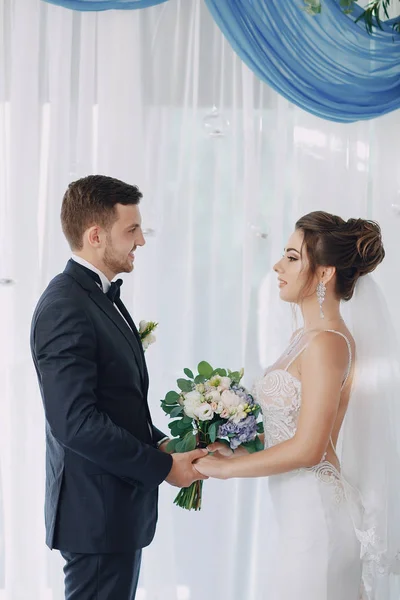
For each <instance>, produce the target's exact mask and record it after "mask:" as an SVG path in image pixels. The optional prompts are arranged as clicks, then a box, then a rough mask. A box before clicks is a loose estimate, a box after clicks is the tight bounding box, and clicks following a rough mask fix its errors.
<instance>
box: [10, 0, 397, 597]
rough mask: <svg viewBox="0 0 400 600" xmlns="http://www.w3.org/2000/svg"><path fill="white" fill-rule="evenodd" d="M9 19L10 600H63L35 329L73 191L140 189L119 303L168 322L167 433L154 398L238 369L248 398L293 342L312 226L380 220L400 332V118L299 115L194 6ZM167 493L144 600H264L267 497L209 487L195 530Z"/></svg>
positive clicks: (159, 386)
mask: <svg viewBox="0 0 400 600" xmlns="http://www.w3.org/2000/svg"><path fill="white" fill-rule="evenodd" d="M0 23H1V24H0V279H2V285H0V332H1V335H0V377H1V402H0V458H1V488H2V494H1V498H2V502H1V505H0V510H1V515H2V516H1V521H0V523H1V525H0V527H1V535H0V539H1V545H0V599H1V600H26V599H27V598H34V599H35V600H61V598H62V589H63V585H62V571H61V561H60V560H59V559H58V555H57V553H50V552H49V551H48V550H47V548H46V547H45V545H44V527H43V495H44V430H43V411H42V406H41V400H40V397H39V393H38V389H37V384H36V378H35V374H34V370H33V366H32V364H31V357H30V351H29V326H30V319H31V314H32V310H33V307H34V305H35V303H36V301H37V298H38V296H39V294H40V293H41V291H42V290H43V288H44V287H45V286H46V284H47V282H48V281H49V280H50V278H51V277H53V276H54V275H55V274H56V273H58V272H59V271H60V270H62V269H63V267H64V264H65V262H66V260H67V259H68V257H69V249H68V247H67V245H66V242H65V241H64V238H63V235H62V232H61V228H60V223H59V212H60V205H61V199H62V195H63V192H64V190H65V189H66V187H67V185H68V183H69V182H70V181H71V180H74V179H76V178H78V177H81V176H84V175H86V174H89V173H95V172H96V173H103V174H107V175H112V176H115V177H119V178H122V179H124V180H126V181H128V182H130V183H135V184H138V185H139V187H140V188H141V190H142V191H143V193H144V199H143V202H142V205H141V210H142V213H143V217H144V227H145V228H147V229H151V230H153V231H154V233H153V235H150V233H151V232H149V235H148V243H147V246H146V247H145V248H143V249H139V250H138V253H137V262H136V270H135V273H134V275H133V276H131V277H125V283H124V287H123V297H124V300H125V303H126V304H127V306H128V307H129V309H130V310H131V312H132V314H133V316H134V318H135V319H136V321H139V320H140V319H155V320H157V321H159V323H160V325H159V331H158V341H157V344H155V345H154V346H152V347H151V348H150V349H149V351H148V353H147V358H148V364H149V370H150V375H151V389H150V403H151V407H152V412H153V415H154V419H155V421H156V423H157V424H158V425H159V426H161V427H164V428H165V429H167V421H166V419H165V418H164V416H163V414H162V412H161V410H160V408H159V400H160V398H161V397H163V396H164V394H165V392H166V391H168V390H169V389H172V388H173V387H174V384H175V380H176V378H177V377H178V376H180V374H181V370H182V369H183V367H186V366H188V367H195V366H196V365H197V363H198V362H199V361H200V360H203V359H206V360H208V361H210V362H211V363H212V364H214V365H216V366H225V367H229V368H232V369H236V368H240V367H241V366H244V367H245V369H246V383H247V385H249V386H250V385H251V381H252V379H253V377H255V376H256V375H258V374H259V373H260V371H261V370H262V369H263V367H264V366H265V365H266V364H268V362H269V361H271V360H272V359H273V358H274V357H275V356H276V353H277V352H279V350H280V349H281V348H282V346H284V344H285V342H286V340H287V336H288V335H289V333H290V331H291V328H292V318H291V312H290V309H289V307H287V306H284V305H280V304H279V301H278V297H277V288H276V281H275V276H274V275H273V273H272V272H271V268H272V265H273V263H274V261H275V260H277V259H278V258H279V256H280V255H281V253H282V249H283V246H284V244H285V241H286V237H287V235H288V234H289V233H290V231H291V229H292V227H293V224H294V222H295V219H296V218H297V217H299V216H301V215H302V214H304V213H306V212H308V211H310V210H314V209H325V210H329V211H332V212H336V213H339V214H340V215H342V216H343V217H346V218H347V217H350V216H362V217H368V218H374V219H377V220H378V221H379V222H380V223H381V225H382V227H383V233H384V239H385V243H386V249H387V260H386V261H385V263H384V264H383V265H382V267H381V268H380V270H379V272H378V279H379V280H380V282H381V283H382V284H383V286H384V290H385V294H386V295H387V298H388V301H389V304H390V306H391V308H392V310H393V318H394V323H395V327H396V328H397V330H398V331H400V317H399V313H398V296H399V292H400V284H399V277H398V272H399V271H398V260H397V255H398V247H397V245H398V237H399V233H400V215H399V213H400V197H399V193H398V192H399V189H400V181H399V178H400V172H399V169H398V165H399V162H400V150H399V145H398V143H397V141H398V139H399V134H400V119H399V115H398V113H393V114H391V115H388V116H386V117H383V118H380V119H379V120H376V121H371V122H360V123H355V124H352V125H341V124H335V123H331V122H326V121H323V120H320V119H318V118H316V117H313V116H311V115H309V114H307V113H305V112H303V111H301V110H300V109H297V108H295V107H294V106H292V105H290V104H289V103H288V102H287V101H286V100H284V99H282V98H280V97H279V96H278V95H277V94H275V93H274V92H272V91H271V90H270V89H268V88H267V87H266V86H265V85H264V84H261V83H260V82H259V81H257V79H256V78H255V76H254V75H253V74H252V73H251V72H250V71H249V69H248V68H247V67H245V66H244V65H243V64H242V63H241V62H240V60H239V59H238V58H237V57H236V55H235V54H234V53H233V51H232V50H231V49H230V47H229V46H228V44H227V42H226V41H225V40H224V38H223V36H222V34H221V33H220V31H219V30H218V29H217V27H216V25H215V24H214V23H213V21H212V19H211V17H210V15H209V13H208V11H207V9H206V7H205V5H204V4H203V2H202V1H201V0H185V1H183V0H170V1H169V2H167V3H165V4H161V5H159V6H155V7H153V8H149V9H146V10H138V11H132V12H129V11H120V12H118V11H109V12H104V13H74V12H72V11H67V10H65V9H62V8H59V7H56V6H52V5H49V4H45V3H42V2H40V1H39V0H0ZM392 205H396V206H397V208H396V206H394V207H393V206H392ZM7 280H11V283H8V281H7ZM371 317H372V318H373V316H371ZM175 493H176V490H174V489H172V488H170V487H168V486H167V485H164V486H162V488H161V497H160V522H159V527H158V532H157V536H156V539H155V541H154V543H153V544H152V545H151V547H150V548H149V549H147V550H146V551H145V558H144V564H143V570H142V578H141V583H140V586H141V587H140V591H139V595H138V598H139V600H161V599H162V600H199V599H200V598H203V597H206V598H208V599H209V600H217V599H219V598H227V599H228V600H243V599H244V598H246V600H265V598H266V597H267V589H268V578H267V576H266V574H265V572H266V569H265V567H266V564H267V560H268V558H267V557H266V556H265V552H264V551H263V546H264V543H263V542H264V539H265V536H269V535H273V532H272V531H271V530H270V528H269V526H268V494H267V489H266V482H265V481H255V480H248V481H240V482H239V481H229V482H217V481H209V482H207V484H206V486H205V493H204V508H203V510H202V511H201V512H200V513H199V514H196V513H185V512H184V511H182V510H180V509H178V508H176V507H174V506H173V504H172V501H173V498H174V496H175Z"/></svg>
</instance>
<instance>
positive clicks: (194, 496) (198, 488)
mask: <svg viewBox="0 0 400 600" xmlns="http://www.w3.org/2000/svg"><path fill="white" fill-rule="evenodd" d="M204 425H205V427H204ZM207 425H208V423H204V424H203V427H204V431H203V430H202V428H201V425H200V427H199V430H198V434H197V444H196V447H197V448H206V447H207V445H208V444H209V439H208V427H207ZM202 492H203V480H202V479H200V480H199V481H194V482H193V483H192V485H190V486H189V487H187V488H182V489H181V490H180V492H179V493H178V495H177V496H176V498H175V500H174V504H176V505H177V506H180V507H181V508H186V510H201V497H202Z"/></svg>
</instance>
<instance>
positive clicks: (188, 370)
mask: <svg viewBox="0 0 400 600" xmlns="http://www.w3.org/2000/svg"><path fill="white" fill-rule="evenodd" d="M183 372H184V373H185V375H186V377H189V379H194V375H193V373H192V371H191V370H190V369H183Z"/></svg>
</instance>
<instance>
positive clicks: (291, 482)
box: [254, 332, 362, 600]
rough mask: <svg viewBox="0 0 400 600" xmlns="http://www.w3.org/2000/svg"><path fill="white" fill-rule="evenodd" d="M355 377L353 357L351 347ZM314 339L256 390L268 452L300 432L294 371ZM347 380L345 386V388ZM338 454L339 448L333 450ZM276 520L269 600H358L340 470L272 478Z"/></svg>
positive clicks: (328, 467)
mask: <svg viewBox="0 0 400 600" xmlns="http://www.w3.org/2000/svg"><path fill="white" fill-rule="evenodd" d="M332 333H336V334H338V335H342V337H344V339H345V340H346V342H347V345H348V348H349V369H348V373H347V376H346V380H347V377H348V375H349V373H350V368H351V362H352V356H351V346H350V343H349V341H348V340H347V338H346V337H345V336H343V334H341V333H339V332H332ZM309 341H310V338H309V337H307V336H304V335H302V333H301V332H300V334H299V335H298V336H297V337H296V338H295V339H294V340H293V342H292V343H291V345H290V346H289V348H288V349H287V351H286V352H285V353H284V354H283V355H282V356H281V358H280V359H279V360H278V361H277V362H276V363H275V364H274V365H273V366H272V367H271V368H270V369H268V370H267V372H266V373H265V375H264V377H262V378H261V379H260V380H259V381H256V383H255V386H254V395H255V397H256V399H257V401H258V402H259V404H260V405H261V408H262V412H263V420H264V430H265V447H266V448H269V447H271V446H274V445H276V444H279V443H280V442H283V441H285V440H287V439H289V438H291V437H293V435H294V434H295V432H296V426H297V421H298V417H299V412H300V406H301V382H300V381H299V380H298V379H297V378H296V377H295V376H293V375H291V374H290V373H289V371H288V369H289V368H290V366H291V365H292V363H293V362H294V361H295V360H296V358H298V357H299V355H300V354H301V353H302V352H303V351H304V350H305V349H306V347H307V345H308V344H309ZM345 383H346V381H344V382H343V386H344V385H345ZM332 449H333V446H332ZM269 489H270V495H271V500H272V505H273V509H274V515H275V518H276V521H277V527H278V533H277V541H276V542H275V544H276V543H277V546H275V547H274V549H273V553H272V555H273V557H274V564H273V565H272V568H271V569H270V571H271V576H270V578H269V581H268V582H267V595H266V598H268V600H359V599H360V598H362V595H361V591H360V588H361V561H360V543H359V542H358V540H357V537H356V534H355V530H354V526H353V521H352V519H351V516H350V511H349V505H348V502H347V499H346V494H345V482H344V480H343V479H342V476H341V474H340V472H339V471H338V469H337V468H336V467H335V466H334V465H333V464H331V463H330V462H328V461H327V460H326V455H325V456H324V457H321V462H320V463H319V464H318V465H316V466H315V467H312V468H302V469H298V470H296V471H291V472H289V473H284V474H282V475H274V476H271V477H269Z"/></svg>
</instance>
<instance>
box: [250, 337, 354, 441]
mask: <svg viewBox="0 0 400 600" xmlns="http://www.w3.org/2000/svg"><path fill="white" fill-rule="evenodd" d="M326 331H330V332H331V333H336V334H338V335H341V336H342V337H343V338H344V339H345V340H346V342H347V346H348V349H349V367H348V370H347V374H346V377H345V380H344V382H343V386H344V384H345V383H346V380H347V377H348V375H349V373H350V369H351V346H350V342H349V341H348V339H347V338H346V337H345V336H344V335H343V334H342V333H340V332H339V331H333V330H326ZM317 334H318V332H311V335H310V334H305V333H304V332H303V331H300V332H299V333H298V334H297V335H296V336H295V337H294V339H293V341H292V343H291V344H290V345H289V347H288V348H287V350H286V351H285V352H284V353H283V354H282V356H281V357H280V358H279V359H278V361H277V362H276V363H275V364H274V365H273V366H272V367H270V368H269V369H267V371H266V372H265V374H264V376H263V377H262V378H261V379H259V380H258V381H256V382H255V385H254V388H253V394H254V397H255V398H256V400H257V402H258V403H259V404H260V406H261V410H262V413H263V420H264V433H265V442H264V446H265V448H270V447H271V446H275V445H276V444H279V443H280V442H284V441H285V440H288V439H290V438H291V437H293V436H294V434H295V433H296V429H297V422H298V418H299V414H300V406H301V382H300V381H299V379H297V378H296V377H295V376H294V375H292V374H291V373H289V371H288V369H289V367H290V366H291V365H292V364H293V362H294V361H295V360H296V358H298V357H299V356H300V354H301V353H302V352H303V351H304V350H305V349H306V348H307V346H308V344H309V343H310V341H311V339H313V337H314V336H315V335H317Z"/></svg>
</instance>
